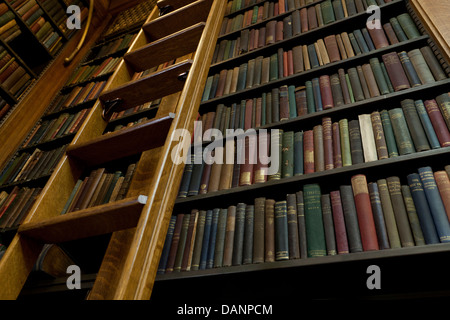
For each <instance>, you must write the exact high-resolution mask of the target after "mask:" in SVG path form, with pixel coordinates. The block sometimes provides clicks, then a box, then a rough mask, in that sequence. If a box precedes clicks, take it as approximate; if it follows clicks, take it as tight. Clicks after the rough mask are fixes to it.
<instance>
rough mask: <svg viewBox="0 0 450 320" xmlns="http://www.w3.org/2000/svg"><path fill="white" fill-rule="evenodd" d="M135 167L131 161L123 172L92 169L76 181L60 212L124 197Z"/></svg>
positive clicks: (84, 207)
mask: <svg viewBox="0 0 450 320" xmlns="http://www.w3.org/2000/svg"><path fill="white" fill-rule="evenodd" d="M135 169H136V164H135V163H132V164H130V165H128V167H127V170H126V171H125V173H124V172H122V171H120V170H118V171H115V172H109V171H108V170H107V169H105V168H98V169H95V170H92V171H91V172H90V173H89V174H88V175H87V176H86V177H85V178H84V179H79V180H78V181H77V182H76V184H75V187H74V188H73V190H72V193H71V194H70V196H69V199H68V200H67V202H66V204H65V206H64V208H63V210H62V212H61V214H66V213H69V212H73V211H78V210H82V209H86V208H91V207H95V206H98V205H102V204H105V203H109V202H114V201H118V200H121V199H124V198H125V197H126V194H127V192H128V189H129V187H130V182H131V179H132V178H133V175H134V172H135Z"/></svg>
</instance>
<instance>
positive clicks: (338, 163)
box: [332, 122, 342, 168]
mask: <svg viewBox="0 0 450 320" xmlns="http://www.w3.org/2000/svg"><path fill="white" fill-rule="evenodd" d="M332 130H333V164H334V167H335V168H341V167H342V151H341V137H340V131H339V123H338V122H333V124H332Z"/></svg>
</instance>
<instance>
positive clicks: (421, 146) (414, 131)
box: [401, 99, 430, 152]
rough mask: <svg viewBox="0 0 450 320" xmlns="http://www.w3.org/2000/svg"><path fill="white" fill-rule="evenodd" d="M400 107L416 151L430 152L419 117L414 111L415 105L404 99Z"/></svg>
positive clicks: (412, 101) (410, 100)
mask: <svg viewBox="0 0 450 320" xmlns="http://www.w3.org/2000/svg"><path fill="white" fill-rule="evenodd" d="M401 106H402V110H403V114H404V115H405V118H406V123H407V124H408V129H409V131H410V133H411V138H412V140H413V142H414V146H415V148H416V151H417V152H420V151H426V150H430V145H429V144H428V139H427V136H426V134H425V131H424V130H423V128H422V123H421V122H420V119H419V115H418V113H417V110H416V105H415V104H414V100H412V99H405V100H403V101H401Z"/></svg>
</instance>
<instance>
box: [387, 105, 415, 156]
mask: <svg viewBox="0 0 450 320" xmlns="http://www.w3.org/2000/svg"><path fill="white" fill-rule="evenodd" d="M389 117H390V119H391V123H392V128H393V130H394V136H395V141H396V142H397V147H398V150H399V154H400V155H405V154H410V153H414V152H415V148H414V143H413V140H412V138H411V134H410V132H409V130H408V125H407V124H406V120H405V115H404V114H403V110H402V109H401V108H394V109H392V110H389Z"/></svg>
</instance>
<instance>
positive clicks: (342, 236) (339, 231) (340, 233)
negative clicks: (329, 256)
mask: <svg viewBox="0 0 450 320" xmlns="http://www.w3.org/2000/svg"><path fill="white" fill-rule="evenodd" d="M330 199H331V210H332V213H333V222H334V233H335V237H336V247H337V252H338V254H346V253H349V249H348V239H347V230H346V228H345V220H344V210H343V209H342V202H341V193H340V192H339V190H337V191H331V192H330Z"/></svg>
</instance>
